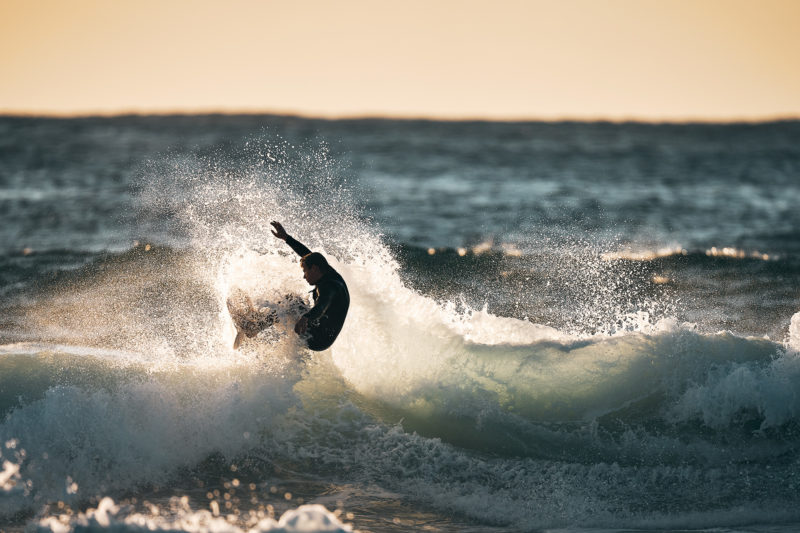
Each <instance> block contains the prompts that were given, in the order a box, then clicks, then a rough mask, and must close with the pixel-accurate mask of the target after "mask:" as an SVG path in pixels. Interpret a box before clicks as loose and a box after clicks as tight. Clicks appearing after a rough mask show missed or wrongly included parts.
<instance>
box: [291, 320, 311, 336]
mask: <svg viewBox="0 0 800 533" xmlns="http://www.w3.org/2000/svg"><path fill="white" fill-rule="evenodd" d="M306 329H308V318H306V317H304V316H303V317H300V320H298V321H297V324H295V325H294V332H295V333H297V334H298V335H304V334H305V332H306Z"/></svg>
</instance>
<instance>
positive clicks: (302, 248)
mask: <svg viewBox="0 0 800 533" xmlns="http://www.w3.org/2000/svg"><path fill="white" fill-rule="evenodd" d="M286 244H288V245H289V246H291V247H292V250H294V253H296V254H297V255H299V256H300V257H303V256H306V255H308V254H310V253H311V250H309V249H308V248H306V245H305V244H303V243H302V242H300V241H298V240H297V239H295V238H294V237H292V236H291V235H289V236H288V237H286Z"/></svg>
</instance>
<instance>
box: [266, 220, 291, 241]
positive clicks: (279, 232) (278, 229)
mask: <svg viewBox="0 0 800 533" xmlns="http://www.w3.org/2000/svg"><path fill="white" fill-rule="evenodd" d="M270 224H272V227H273V228H275V230H274V231H273V232H272V234H273V235H275V236H276V237H277V238H279V239H280V240H282V241H285V240H286V239H288V238H289V234H288V233H286V230H285V229H283V226H281V223H280V222H275V221H272V222H270Z"/></svg>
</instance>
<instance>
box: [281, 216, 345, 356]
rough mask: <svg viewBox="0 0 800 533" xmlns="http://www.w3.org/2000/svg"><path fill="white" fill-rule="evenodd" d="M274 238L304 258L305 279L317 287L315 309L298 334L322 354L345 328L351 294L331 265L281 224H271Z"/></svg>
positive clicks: (303, 320) (301, 323)
mask: <svg viewBox="0 0 800 533" xmlns="http://www.w3.org/2000/svg"><path fill="white" fill-rule="evenodd" d="M271 224H272V227H273V228H275V229H274V231H273V232H272V234H273V235H274V236H275V237H277V238H278V239H280V240H282V241H284V242H285V243H286V244H288V245H289V246H290V247H291V248H292V250H294V251H295V253H296V254H297V255H299V256H300V266H301V267H302V268H303V277H304V278H305V280H306V281H307V282H308V284H309V285H313V286H314V291H313V292H314V306H313V307H312V308H311V309H310V310H309V311H308V312H307V313H305V314H304V315H303V316H301V317H300V319H299V320H298V321H297V323H296V324H295V326H294V331H295V333H297V334H298V335H300V337H302V338H303V340H305V343H306V346H308V348H309V349H311V350H314V351H317V352H319V351H322V350H325V349H327V348H330V346H331V345H332V344H333V341H335V340H336V337H337V336H338V335H339V332H340V331H342V326H344V319H345V317H347V310H348V309H349V308H350V293H349V292H348V290H347V284H346V283H345V282H344V279H343V278H342V276H341V275H340V274H339V273H338V272H336V270H334V269H333V267H331V266H330V265H329V264H328V261H327V260H326V259H325V256H323V255H322V254H321V253H319V252H312V251H311V250H309V249H308V248H306V246H305V245H303V244H302V243H301V242H299V241H297V240H296V239H294V238H293V237H292V236H290V235H289V234H288V233H286V230H284V229H283V226H282V225H281V224H280V222H271Z"/></svg>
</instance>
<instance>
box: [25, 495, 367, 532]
mask: <svg viewBox="0 0 800 533" xmlns="http://www.w3.org/2000/svg"><path fill="white" fill-rule="evenodd" d="M172 508H173V509H172V513H170V514H168V515H167V516H162V515H161V514H160V513H159V514H144V513H136V512H131V511H130V510H128V509H126V508H124V507H122V506H119V505H117V504H116V503H114V500H112V499H111V498H103V499H102V500H101V501H100V503H99V504H98V506H97V508H94V509H89V510H87V511H86V512H85V513H79V514H78V515H77V516H74V517H66V516H65V517H64V519H60V518H56V517H47V518H43V519H41V520H40V521H39V523H38V528H37V531H39V532H41V533H45V532H52V533H69V532H72V531H76V530H80V531H86V530H89V531H113V532H119V533H125V532H131V533H133V532H136V533H139V532H141V531H175V532H177V531H182V532H187V533H245V532H247V533H260V532H274V533H347V532H351V531H352V530H353V529H352V527H351V526H350V525H348V524H344V523H342V522H341V521H339V518H338V517H337V516H336V515H335V514H333V513H331V512H330V511H328V510H327V509H326V508H325V507H324V506H322V505H318V504H312V505H301V506H300V507H298V508H296V509H290V510H289V511H286V512H285V513H284V514H283V515H282V516H281V517H280V519H279V520H277V521H276V520H274V519H272V518H268V517H266V518H265V517H252V518H250V519H249V520H247V519H246V518H245V517H240V516H236V515H228V516H224V517H223V516H219V514H218V513H215V512H212V511H206V510H200V511H193V510H191V509H190V508H189V506H188V503H187V501H186V500H185V499H183V500H181V499H177V498H173V502H172ZM244 521H247V526H246V529H242V528H240V527H239V526H237V525H236V524H235V523H236V522H244Z"/></svg>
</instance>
